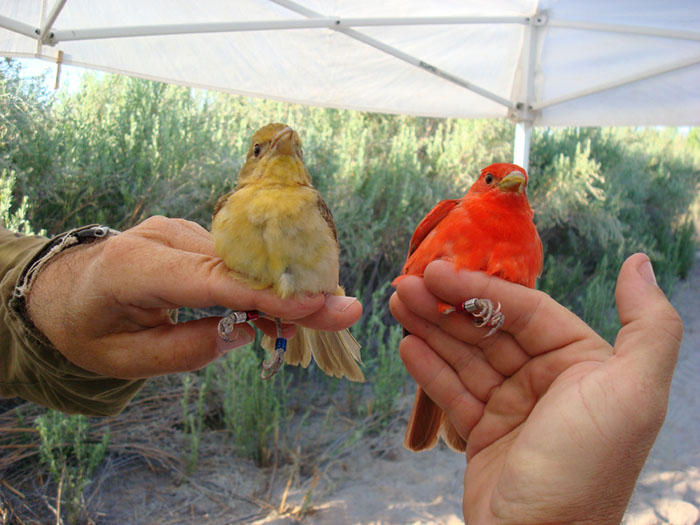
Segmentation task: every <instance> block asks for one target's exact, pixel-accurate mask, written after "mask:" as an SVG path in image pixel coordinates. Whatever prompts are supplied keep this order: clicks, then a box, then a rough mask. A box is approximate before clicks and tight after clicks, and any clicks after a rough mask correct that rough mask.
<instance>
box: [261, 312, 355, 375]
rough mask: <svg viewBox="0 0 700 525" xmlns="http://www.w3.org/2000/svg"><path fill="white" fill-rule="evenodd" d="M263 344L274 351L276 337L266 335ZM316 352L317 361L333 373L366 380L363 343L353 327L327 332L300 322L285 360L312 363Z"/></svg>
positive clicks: (290, 342) (307, 364) (304, 363)
mask: <svg viewBox="0 0 700 525" xmlns="http://www.w3.org/2000/svg"><path fill="white" fill-rule="evenodd" d="M262 346H263V348H264V349H265V350H268V351H272V349H273V348H274V341H273V340H272V338H271V337H267V336H265V337H263V341H262ZM312 354H313V357H314V361H316V364H318V366H319V367H320V368H321V370H323V371H324V372H325V373H326V374H328V375H329V376H334V377H347V378H348V379H349V380H350V381H358V382H360V383H362V382H364V380H365V376H364V374H363V373H362V370H361V369H360V366H359V364H360V363H362V359H361V358H360V344H359V343H358V342H357V340H356V339H355V338H354V337H353V336H352V334H351V333H350V331H349V330H347V329H345V330H341V331H340V332H326V331H323V330H312V329H310V328H305V327H303V326H297V333H296V335H295V336H294V337H292V338H291V339H290V340H289V341H287V352H286V354H285V358H286V359H285V360H286V362H287V364H289V365H301V366H303V367H304V368H306V367H307V366H309V363H310V362H311V355H312Z"/></svg>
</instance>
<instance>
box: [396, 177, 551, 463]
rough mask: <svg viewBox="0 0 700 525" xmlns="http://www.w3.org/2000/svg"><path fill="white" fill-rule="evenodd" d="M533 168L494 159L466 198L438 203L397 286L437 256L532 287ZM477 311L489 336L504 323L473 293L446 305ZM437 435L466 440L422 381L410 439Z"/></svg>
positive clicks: (460, 444)
mask: <svg viewBox="0 0 700 525" xmlns="http://www.w3.org/2000/svg"><path fill="white" fill-rule="evenodd" d="M526 189H527V174H526V173H525V170H524V169H523V168H521V167H520V166H517V165H515V164H505V163H499V164H491V165H490V166H488V167H486V168H484V169H483V170H482V171H481V176H480V177H479V178H478V180H477V181H476V182H475V183H474V184H473V185H472V187H471V188H469V191H468V192H467V194H466V195H465V196H464V198H462V199H451V200H444V201H442V202H440V203H439V204H438V205H437V206H435V208H433V209H432V211H431V212H430V213H428V215H426V216H425V218H424V219H423V220H422V221H421V223H420V224H419V225H418V227H417V228H416V231H415V232H414V234H413V237H412V238H411V243H410V245H409V249H408V259H407V260H406V264H405V265H404V267H403V270H402V271H401V275H400V276H398V277H397V278H396V279H394V282H393V283H392V284H394V285H396V284H397V283H398V281H399V280H401V279H402V278H403V277H405V276H406V275H419V276H423V272H424V271H425V267H426V266H427V265H428V263H430V262H431V261H434V260H435V259H446V260H450V261H452V262H453V263H454V265H455V267H456V269H457V270H472V271H482V272H485V273H487V274H489V275H495V276H497V277H500V278H502V279H506V280H508V281H512V282H514V283H518V284H522V285H524V286H528V287H530V288H534V286H535V281H536V280H537V277H538V276H539V275H540V273H541V271H542V259H543V255H542V241H541V240H540V236H539V235H538V233H537V230H536V229H535V224H534V223H533V221H532V218H533V215H534V212H533V211H532V209H531V208H530V204H529V202H528V200H527V193H526ZM439 308H440V311H441V312H443V313H450V312H452V311H454V310H455V309H456V310H458V311H466V312H468V313H471V314H472V315H473V316H474V318H475V319H474V322H475V324H476V325H477V326H487V327H490V328H491V329H490V331H489V332H488V333H487V334H486V335H485V336H484V337H488V336H489V335H491V334H492V333H493V332H495V331H496V330H498V328H500V327H501V325H502V324H503V314H502V313H500V311H499V308H494V307H493V304H492V303H491V301H489V300H488V299H471V300H469V301H465V302H464V303H462V304H461V305H458V306H457V307H451V306H449V305H442V304H441V305H440V307H439ZM438 435H441V436H442V438H443V439H444V440H445V442H447V444H448V445H449V446H450V447H451V448H453V449H455V450H458V451H460V452H463V451H464V450H465V449H466V442H465V441H464V439H462V437H461V436H460V435H459V434H457V431H456V430H455V428H454V426H452V424H451V423H450V421H449V420H448V419H447V418H446V417H445V415H444V413H443V411H442V409H440V408H439V407H438V406H437V405H436V404H435V403H434V402H433V400H432V399H430V398H429V397H428V396H427V394H426V393H425V392H424V391H423V390H422V389H421V388H420V386H419V387H418V391H417V392H416V399H415V402H414V404H413V412H412V413H411V418H410V420H409V422H408V428H407V429H406V436H405V438H404V445H405V446H406V448H408V449H410V450H414V451H420V450H427V449H430V448H432V447H433V446H434V445H435V443H436V442H437V439H438Z"/></svg>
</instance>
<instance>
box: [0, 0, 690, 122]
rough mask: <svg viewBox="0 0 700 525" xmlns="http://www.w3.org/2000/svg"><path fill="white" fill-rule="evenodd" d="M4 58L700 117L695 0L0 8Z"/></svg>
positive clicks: (308, 98) (309, 94) (462, 106)
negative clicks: (35, 58) (31, 58)
mask: <svg viewBox="0 0 700 525" xmlns="http://www.w3.org/2000/svg"><path fill="white" fill-rule="evenodd" d="M59 52H60V53H59ZM0 54H2V55H4V56H9V57H25V58H26V57H38V58H42V59H46V60H52V61H56V60H60V61H62V62H63V63H66V64H72V65H76V66H81V67H86V68H92V69H98V70H104V71H111V72H115V73H121V74H126V75H132V76H137V77H142V78H148V79H154V80H159V81H163V82H169V83H175V84H182V85H187V86H193V87H201V88H207V89H213V90H220V91H227V92H231V93H238V94H243V95H251V96H256V97H264V98H271V99H280V100H285V101H290V102H300V103H303V104H309V105H315V106H326V107H334V108H349V109H356V110H363V111H374V112H387V113H402V114H412V115H423V116H435V117H462V118H477V117H491V118H504V117H509V118H512V119H514V120H515V121H517V122H524V123H526V124H527V126H528V127H529V126H532V125H534V126H560V125H578V126H589V125H594V126H599V125H671V126H680V125H698V124H700V4H698V2H697V0H665V1H662V2H660V1H658V0H635V1H623V0H619V1H616V0H560V1H557V0H540V1H537V0H479V1H469V2H464V1H457V0H432V1H426V0H417V1H413V0H400V1H396V0H387V1H382V2H380V1H376V0H372V1H370V0H354V1H343V0H335V1H333V0H236V1H230V0H198V1H196V2H193V1H191V0H165V1H158V0H119V1H116V0H113V1H100V2H95V1H94V0H48V1H47V0H44V1H42V0H22V1H18V0H0Z"/></svg>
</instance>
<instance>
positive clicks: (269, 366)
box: [260, 317, 287, 379]
mask: <svg viewBox="0 0 700 525" xmlns="http://www.w3.org/2000/svg"><path fill="white" fill-rule="evenodd" d="M275 327H276V328H277V339H275V355H274V356H272V359H270V360H269V361H267V362H264V361H263V364H262V368H263V369H262V372H261V373H260V377H261V378H263V379H270V378H272V376H274V375H275V374H276V373H277V372H279V369H280V367H281V366H282V364H283V363H284V353H285V352H286V351H287V340H286V339H285V338H284V337H282V322H281V321H280V320H279V319H278V318H277V317H275Z"/></svg>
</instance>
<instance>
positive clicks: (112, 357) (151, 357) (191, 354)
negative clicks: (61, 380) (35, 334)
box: [69, 317, 255, 379]
mask: <svg viewBox="0 0 700 525" xmlns="http://www.w3.org/2000/svg"><path fill="white" fill-rule="evenodd" d="M219 320H220V318H218V317H208V318H204V319H197V320H194V321H188V322H186V323H180V324H176V325H167V324H164V325H160V326H157V327H154V328H149V329H146V330H142V331H140V332H121V333H116V334H111V335H108V336H106V337H103V338H102V339H101V340H100V352H99V353H97V352H80V355H79V356H77V357H76V356H73V357H69V358H70V359H71V360H72V361H73V362H75V363H76V364H77V365H78V366H81V367H83V368H85V369H87V370H91V371H93V372H96V373H99V374H103V375H107V376H109V377H116V378H120V379H138V378H145V377H153V376H158V375H164V374H172V373H178V372H185V371H191V370H198V369H200V368H202V367H204V366H206V365H207V364H209V363H210V362H212V361H213V360H215V359H217V358H219V357H221V355H223V353H225V352H227V351H229V350H231V349H232V348H238V347H240V346H243V345H245V344H248V343H250V342H252V341H253V339H254V337H255V332H254V329H253V327H252V326H249V325H247V324H245V323H243V324H240V325H237V326H236V332H235V333H234V335H233V336H232V337H231V339H232V341H230V342H229V343H224V342H222V340H221V338H219V336H218V333H217V325H218V323H219ZM135 348H138V359H134V349H135ZM93 357H95V360H94V361H93V360H92V358H93Z"/></svg>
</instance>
